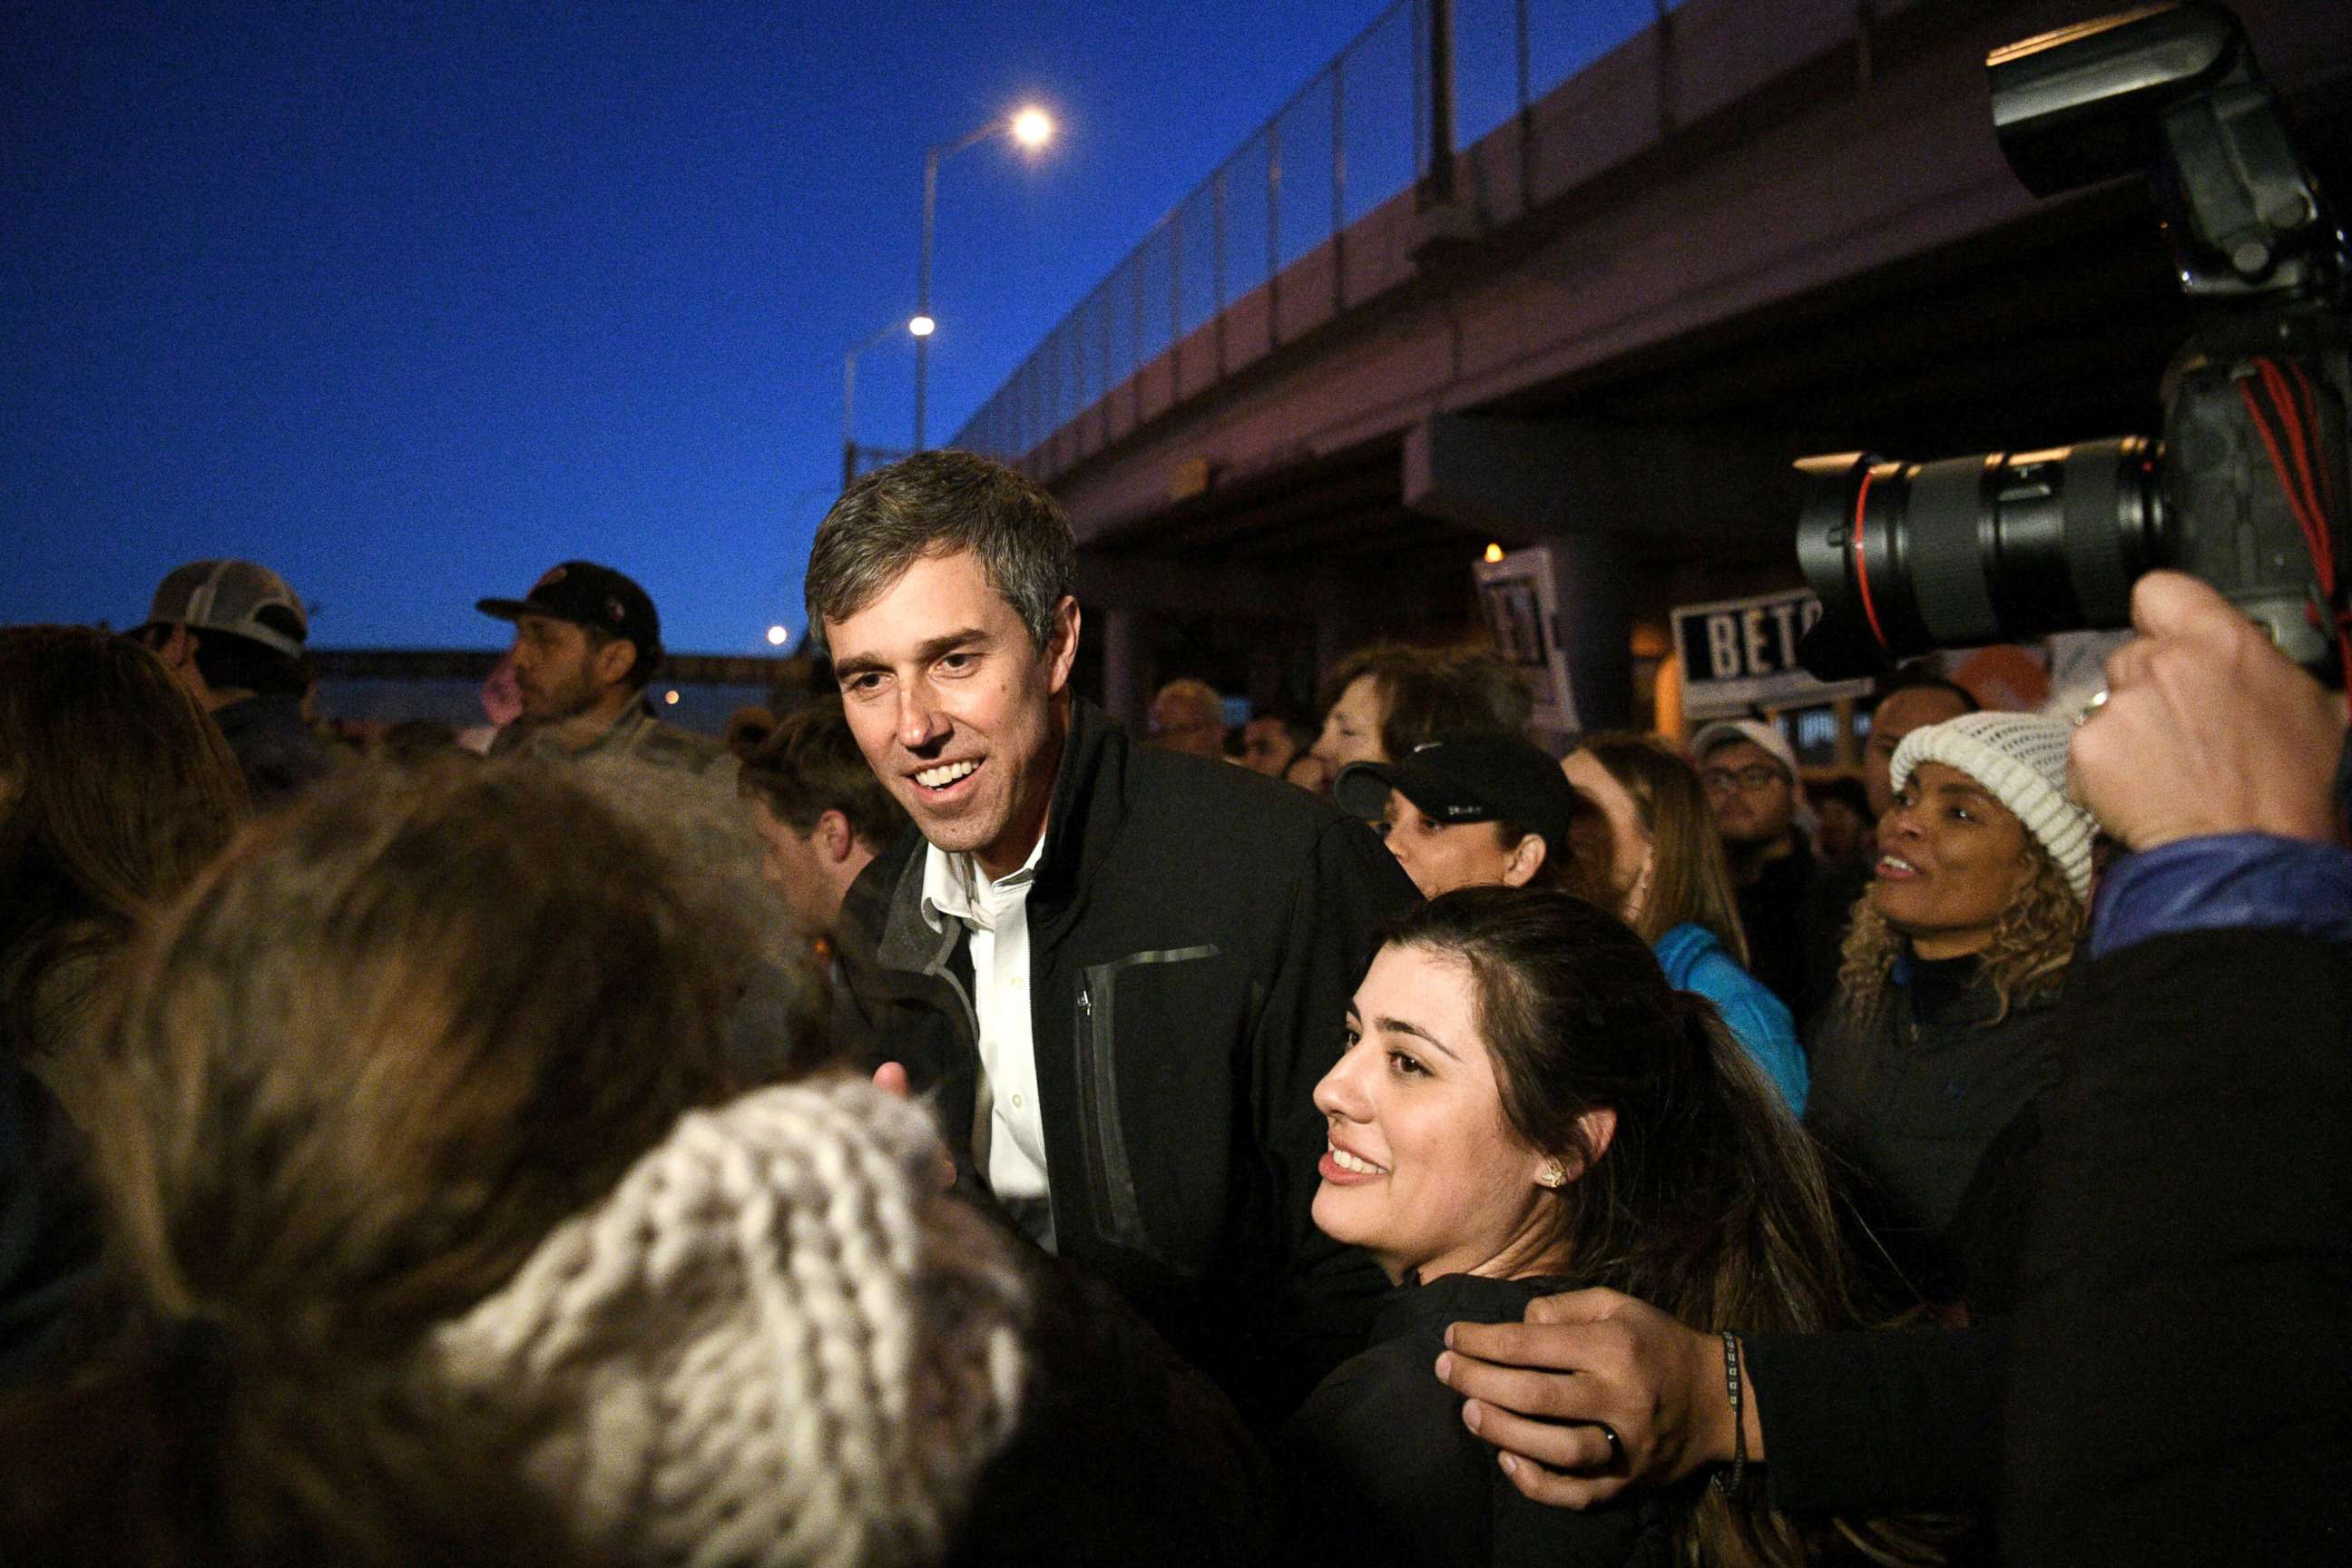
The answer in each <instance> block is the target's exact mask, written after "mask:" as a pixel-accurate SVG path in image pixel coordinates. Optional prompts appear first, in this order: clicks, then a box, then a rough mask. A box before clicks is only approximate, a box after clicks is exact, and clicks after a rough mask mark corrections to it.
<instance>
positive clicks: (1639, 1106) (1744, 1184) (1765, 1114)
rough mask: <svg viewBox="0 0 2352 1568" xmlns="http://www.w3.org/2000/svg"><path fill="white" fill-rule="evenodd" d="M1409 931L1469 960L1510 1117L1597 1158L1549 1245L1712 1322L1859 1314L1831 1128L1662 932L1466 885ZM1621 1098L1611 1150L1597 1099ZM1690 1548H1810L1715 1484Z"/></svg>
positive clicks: (1787, 1552)
mask: <svg viewBox="0 0 2352 1568" xmlns="http://www.w3.org/2000/svg"><path fill="white" fill-rule="evenodd" d="M1389 940H1390V941H1391V942H1394V943H1397V944H1400V945H1403V946H1407V947H1415V948H1420V949H1423V950H1424V951H1426V952H1433V953H1435V954H1438V955H1440V956H1442V957H1445V958H1449V959H1452V960H1454V961H1455V962H1457V963H1461V964H1463V965H1464V966H1465V967H1466V968H1467V970H1468V971H1469V973H1470V975H1471V979H1472V984H1473V986H1474V994H1475V998H1476V1005H1477V1014H1478V1024H1479V1028H1480V1032H1481V1033H1482V1035H1483V1036H1484V1037H1485V1039H1486V1047H1487V1050H1488V1052H1489V1053H1490V1055H1491V1056H1492V1057H1493V1059H1494V1064H1495V1069H1496V1082H1497V1086H1498V1088H1499V1089H1500V1092H1501V1096H1502V1102H1503V1114H1504V1118H1505V1120H1506V1121H1507V1123H1508V1124H1509V1126H1510V1128H1511V1130H1512V1131H1513V1132H1514V1133H1516V1134H1517V1136H1518V1137H1519V1138H1520V1139H1522V1140H1524V1141H1525V1142H1527V1143H1528V1146H1529V1147H1531V1148H1533V1149H1535V1150H1537V1151H1538V1152H1543V1153H1548V1154H1555V1155H1558V1156H1559V1157H1560V1159H1561V1160H1562V1161H1563V1163H1566V1164H1567V1165H1568V1166H1569V1168H1570V1169H1571V1170H1579V1171H1580V1175H1579V1176H1578V1178H1577V1179H1576V1180H1574V1181H1571V1182H1570V1183H1569V1184H1566V1185H1565V1186H1563V1187H1561V1188H1560V1189H1559V1192H1558V1194H1557V1209H1556V1212H1555V1214H1554V1215H1553V1218H1552V1222H1551V1232H1550V1242H1551V1246H1550V1247H1548V1248H1546V1249H1545V1251H1546V1255H1547V1256H1549V1258H1553V1259H1556V1260H1557V1265H1558V1267H1559V1270H1560V1271H1561V1272H1564V1273H1567V1274H1570V1275H1571V1276H1573V1277H1574V1278H1575V1279H1577V1280H1578V1281H1580V1283H1581V1284H1584V1285H1588V1286H1605V1287H1607V1288H1608V1289H1612V1290H1619V1291H1622V1292H1623V1293H1625V1294H1626V1295H1629V1296H1634V1297H1638V1298H1639V1299H1641V1300H1644V1301H1647V1302H1649V1303H1651V1304H1652V1305H1654V1306H1655V1307H1657V1308H1659V1309H1661V1310H1664V1311H1666V1312H1670V1313H1672V1314H1673V1315H1674V1316H1675V1317H1676V1318H1678V1319H1680V1320H1681V1321H1683V1322H1685V1323H1686V1324H1688V1325H1689V1326H1691V1327H1692V1328H1695V1329H1699V1330H1702V1331H1720V1330H1725V1329H1735V1330H1759V1329H1760V1330H1778V1331H1817V1330H1822V1329H1829V1328H1836V1327H1842V1326H1846V1325H1847V1323H1848V1320H1849V1318H1850V1315H1851V1309H1850V1307H1849V1304H1848V1300H1847V1295H1846V1282H1845V1270H1844V1266H1843V1259H1842V1256H1841V1253H1840V1250H1839V1245H1838V1239H1837V1226H1836V1219H1835V1215H1834V1213H1833V1211H1832V1205H1831V1198H1830V1188H1829V1184H1828V1181H1827V1179H1826V1177H1825V1175H1824V1173H1823V1172H1822V1163H1821V1159H1820V1157H1819V1155H1818V1154H1817V1153H1816V1152H1815V1151H1814V1148H1813V1145H1812V1142H1811V1139H1810V1138H1809V1137H1808V1136H1807V1135H1806V1134H1805V1132H1804V1131H1802V1130H1801V1128H1800V1127H1799V1126H1798V1125H1797V1123H1796V1121H1795V1120H1794V1119H1792V1118H1791V1117H1790V1115H1789V1113H1788V1111H1787V1110H1786V1109H1785V1107H1784V1106H1783V1105H1782V1102H1781V1100H1780V1097H1779V1095H1778V1094H1777V1093H1776V1091H1775V1090H1774V1089H1772V1087H1771V1086H1770V1085H1769V1083H1767V1082H1766V1080H1765V1079H1764V1078H1763V1076H1762V1075H1761V1073H1759V1071H1758V1069H1757V1068H1756V1067H1755V1066H1754V1065H1753V1063H1752V1062H1751V1061H1750V1060H1749V1058H1748V1054H1747V1052H1745V1051H1744V1050H1742V1049H1741V1048H1740V1047H1739V1046H1738V1043H1737V1042H1736V1041H1734V1040H1733V1038H1732V1037H1731V1036H1730V1034H1729V1033H1728V1031H1727V1030H1726V1029H1725V1027H1724V1026H1723V1022H1722V1020H1721V1018H1719V1017H1718V1016H1717V1014H1716V1011H1715V1008H1714V1007H1713V1006H1712V1005H1710V1004H1708V1003H1707V1002H1706V1001H1705V1000H1704V999H1702V998H1700V997H1697V996H1694V995H1690V994H1686V993H1684V992H1679V991H1676V990H1675V989H1674V988H1673V987H1672V986H1670V985H1669V984H1667V983H1666V977H1665V975H1664V973H1663V972H1662V971H1660V969H1659V967H1658V961H1657V959H1656V957H1655V956H1654V955H1653V954H1652V952H1650V949H1649V945H1648V944H1647V943H1646V942H1643V940H1642V939H1641V938H1640V937H1639V936H1637V935H1635V934H1634V933H1633V931H1629V930H1628V929H1626V927H1625V926H1624V924H1623V923H1622V921H1618V920H1617V919H1616V918H1615V917H1614V916H1612V915H1610V914H1607V913H1605V912H1603V911H1602V910H1598V909H1595V908H1594V907H1593V906H1591V904H1588V903H1585V902H1583V901H1582V900H1577V899H1572V898H1567V897H1563V896H1561V895H1559V894H1556V893H1548V892H1541V891H1537V890H1534V889H1518V888H1465V889H1461V890H1459V891H1456V892H1452V893H1447V894H1444V896H1442V897H1440V898H1436V899H1433V900H1430V901H1429V902H1427V903H1425V904H1423V905H1421V906H1419V907H1418V908H1416V909H1414V910H1412V911H1411V912H1410V913H1408V914H1406V915H1405V916H1404V917H1402V919H1401V920H1400V921H1398V922H1397V923H1396V924H1395V925H1394V926H1393V927H1392V928H1391V931H1390V933H1389ZM1594 1110H1613V1111H1614V1112H1615V1113H1616V1129H1615V1132H1614V1135H1613V1136H1612V1137H1611V1138H1610V1139H1609V1140H1608V1142H1607V1144H1606V1146H1605V1147H1603V1148H1601V1149H1598V1150H1596V1149H1595V1148H1593V1147H1592V1145H1591V1143H1590V1142H1588V1141H1587V1140H1586V1138H1585V1135H1584V1131H1583V1127H1582V1119H1583V1118H1584V1117H1585V1115H1586V1113H1588V1112H1590V1111H1594ZM1682 1501H1683V1505H1684V1507H1683V1511H1682V1512H1681V1516H1680V1519H1679V1521H1678V1529H1677V1537H1678V1541H1679V1542H1680V1546H1681V1551H1682V1554H1683V1556H1684V1557H1685V1560H1686V1561H1693V1562H1705V1563H1732V1564H1761V1563H1799V1562H1802V1561H1804V1560H1805V1557H1806V1553H1807V1549H1808V1542H1807V1541H1806V1540H1805V1538H1804V1536H1803V1535H1802V1534H1801V1532H1800V1531H1799V1530H1798V1529H1797V1527H1796V1526H1795V1525H1794V1524H1793V1523H1792V1522H1791V1521H1788V1520H1785V1519H1783V1518H1781V1517H1780V1516H1779V1515H1776V1514H1772V1513H1770V1512H1769V1511H1766V1510H1761V1509H1749V1508H1748V1507H1746V1506H1744V1505H1741V1504H1738V1503H1734V1502H1732V1501H1730V1500H1726V1499H1724V1498H1722V1497H1720V1496H1717V1494H1716V1493H1714V1492H1713V1491H1712V1490H1710V1489H1706V1488H1704V1487H1698V1488H1694V1489H1691V1490H1690V1491H1689V1492H1687V1493H1685V1495H1684V1497H1683V1500H1682Z"/></svg>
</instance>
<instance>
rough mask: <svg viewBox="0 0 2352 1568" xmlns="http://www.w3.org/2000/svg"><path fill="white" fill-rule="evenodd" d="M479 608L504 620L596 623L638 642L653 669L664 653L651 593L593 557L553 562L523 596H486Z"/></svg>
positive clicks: (643, 665) (645, 664) (644, 666)
mask: <svg viewBox="0 0 2352 1568" xmlns="http://www.w3.org/2000/svg"><path fill="white" fill-rule="evenodd" d="M474 608H476V609H478V610H479V611H481V612H482V614H484V615H486V616H496V617H497V618H498V619H499V620H502V621H511V620H518V619H520V618H521V617H522V616H547V617H548V618H549V619H551V620H557V621H570V622H572V624H573V625H575V626H594V627H596V628H598V629H599V630H601V631H604V632H606V633H609V634H610V635H612V636H614V637H621V638H623V639H625V640H626V641H628V642H630V643H634V644H635V646H636V649H637V666H638V668H639V669H641V670H650V669H651V668H653V667H654V665H655V664H656V663H657V662H658V661H659V660H660V658H661V656H662V645H661V617H660V616H657V615H656V614H655V613H654V602H653V600H652V598H651V597H649V596H648V595H646V591H645V590H644V589H643V588H640V587H638V586H637V584H636V582H635V579H634V578H630V577H625V576H623V575H622V574H620V573H618V572H615V571H614V570H613V569H612V568H611V567H610V566H599V565H597V564H596V563H594V562H593V561H566V562H565V563H563V564H562V565H561V566H551V567H549V568H548V569H547V572H546V574H545V575H543V576H542V577H541V578H540V580H539V581H538V582H536V583H533V584H531V585H530V593H528V594H526V595H523V596H522V597H521V598H520V599H482V600H478V601H477V602H476V604H475V605H474Z"/></svg>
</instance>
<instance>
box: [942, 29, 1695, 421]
mask: <svg viewBox="0 0 2352 1568" xmlns="http://www.w3.org/2000/svg"><path fill="white" fill-rule="evenodd" d="M1682 3H1683V0H1454V5H1453V13H1454V15H1453V23H1454V26H1453V29H1452V42H1453V67H1454V69H1453V99H1454V121H1455V123H1454V138H1455V142H1456V144H1457V145H1458V146H1463V147H1467V146H1470V145H1472V144H1474V143H1475V142H1476V141H1477V140H1478V139H1479V138H1480V137H1482V136H1484V135H1486V133H1487V132H1489V131H1492V130H1494V129H1495V128H1496V127H1497V126H1499V125H1502V124H1503V123H1505V122H1506V121H1509V120H1511V119H1513V118H1514V117H1517V118H1518V119H1519V120H1521V121H1522V122H1524V121H1525V120H1526V118H1527V116H1528V112H1529V109H1530V107H1531V106H1532V105H1533V104H1534V103H1535V102H1536V101H1537V100H1538V99H1540V98H1541V97H1542V96H1543V95H1544V94H1545V93H1547V92H1549V90H1550V89H1552V88H1554V87H1556V86H1558V85H1559V83H1560V82H1562V81H1565V80H1567V79H1569V78H1570V77H1572V76H1575V75H1576V74H1577V73H1579V72H1580V71H1581V70H1583V69H1584V68H1586V67H1587V66H1589V65H1591V64H1592V63H1593V62H1594V61H1596V60H1599V59H1600V58H1601V57H1603V56H1604V55H1606V54H1608V53H1609V52H1610V51H1611V50H1612V49H1614V48H1616V47H1618V46H1619V45H1621V44H1622V43H1624V42H1625V41H1626V40H1627V39H1628V38H1631V37H1633V36H1634V35H1636V34H1638V33H1640V32H1642V31H1643V29H1644V28H1647V27H1651V26H1655V25H1656V24H1657V23H1658V22H1659V20H1660V19H1661V18H1662V17H1663V16H1665V14H1666V13H1668V12H1670V11H1673V10H1675V9H1676V8H1677V7H1678V6H1680V5H1682ZM1431 37H1432V27H1431V23H1430V14H1429V0H1395V4H1393V5H1390V6H1389V7H1388V9H1386V10H1385V11H1382V12H1381V14H1380V16H1378V17H1376V18H1374V19H1373V21H1372V23H1371V24H1370V26H1367V27H1366V28H1365V29H1364V30H1363V31H1362V32H1361V33H1360V34H1358V35H1357V36H1356V37H1355V39H1354V40H1353V41H1352V42H1350V43H1349V45H1348V46H1347V47H1345V48H1343V49H1341V50H1340V51H1339V55H1338V56H1337V58H1334V59H1333V60H1332V61H1331V63H1330V64H1329V65H1328V66H1326V67H1324V68H1323V69H1322V70H1321V71H1319V72H1318V73H1317V74H1316V76H1315V77H1314V78H1313V79H1311V80H1309V81H1308V82H1307V85H1306V86H1304V87H1302V88H1300V89H1298V90H1297V92H1296V93H1294V94H1292V96H1291V98H1290V100H1289V101H1288V102H1286V103H1285V104H1284V105H1283V106H1282V107H1281V108H1280V109H1278V110H1276V111H1275V112H1274V114H1273V115H1272V116H1271V117H1270V118H1269V119H1267V120H1266V121H1265V123H1264V124H1262V125H1260V126H1259V127H1258V128H1257V130H1256V131H1255V132H1253V133H1252V134H1251V136H1250V137H1249V139H1248V140H1246V141H1245V142H1243V143H1242V145H1241V146H1240V147H1239V148H1238V149H1236V150H1235V151H1234V153H1232V154H1231V155H1230V156H1229V157H1227V158H1226V159H1225V161H1224V162H1223V163H1220V164H1218V165H1217V167H1216V169H1215V170H1214V171H1213V173H1212V174H1210V175H1209V177H1208V178H1207V179H1205V180H1203V181H1202V183H1201V184H1199V185H1197V186H1195V187H1194V188H1193V189H1192V192H1191V194H1190V195H1186V196H1185V197H1184V199H1183V200H1182V201H1181V202H1179V203H1177V205H1176V206H1175V208H1174V210H1172V211H1171V212H1170V213H1169V214H1168V216H1165V217H1163V218H1161V219H1160V221H1159V223H1157V224H1156V225H1154V226H1152V228H1151V231H1150V233H1149V234H1147V235H1145V236H1144V237H1143V240H1142V241H1141V243H1139V245H1137V246H1136V247H1135V248H1134V249H1133V250H1131V251H1129V253H1128V255H1127V258H1126V259H1125V260H1123V261H1121V262H1120V263H1119V264H1118V267H1117V268H1114V269H1113V270H1112V272H1111V274H1110V276H1109V277H1108V278H1106V279H1103V280H1102V282H1100V283H1099V284H1097V285H1096V287H1095V288H1094V289H1093V291H1092V292H1090V293H1088V294H1087V297H1086V298H1085V299H1083V300H1080V301H1079V302H1078V304H1077V306H1076V309H1074V310H1071V311H1070V312H1069V314H1068V315H1066V316H1065V317H1063V318H1062V320H1061V321H1060V323H1059V324H1057V325H1056V326H1055V328H1054V329H1053V330H1052V331H1050V332H1048V333H1047V334H1046V335H1045V341H1044V342H1042V343H1040V344H1039V345H1038V346H1037V348H1036V349H1035V350H1034V352H1033V353H1031V354H1030V355H1029V357H1028V358H1027V359H1026V360H1024V362H1023V363H1022V364H1021V366H1020V368H1019V369H1018V370H1016V371H1015V372H1014V373H1013V376H1012V378H1011V379H1010V380H1008V381H1007V382H1005V384H1003V386H1002V387H1000V388H998V389H997V391H996V392H995V394H994V395H992V396H991V397H990V398H989V400H988V401H987V402H986V403H984V404H982V405H981V407H980V409H979V411H978V412H977V413H975V414H974V415H973V416H971V418H970V419H969V420H967V421H966V422H965V424H964V426H963V427H962V428H961V429H960V430H958V431H957V432H956V434H955V436H954V437H953V438H952V441H951V443H950V444H951V445H954V446H958V447H968V448H970V449H972V450H974V451H981V452H987V453H991V454H993V455H996V456H999V457H1003V458H1018V457H1021V456H1023V455H1024V454H1026V453H1028V452H1029V451H1031V450H1032V449H1033V448H1034V447H1036V446H1037V445H1038V444H1039V443H1040V442H1042V441H1043V440H1044V439H1045V437H1047V436H1049V435H1051V434H1052V433H1053V432H1055V431H1056V430H1058V429H1060V428H1062V427H1063V426H1066V425H1067V424H1068V423H1070V422H1071V421H1072V420H1074V419H1076V418H1077V417H1078V416H1080V415H1081V414H1083V413H1085V412H1086V411H1087V409H1089V408H1091V407H1093V406H1094V405H1096V404H1097V402H1099V401H1100V400H1101V399H1102V398H1103V397H1104V396H1105V395H1107V394H1108V393H1109V392H1110V391H1111V390H1112V389H1114V388H1116V387H1118V386H1119V385H1120V384H1122V383H1125V382H1127V381H1129V379H1130V378H1132V377H1133V376H1134V375H1135V374H1136V372H1137V371H1139V369H1141V368H1142V367H1143V366H1144V365H1146V364H1149V363H1151V362H1152V361H1154V360H1155V359H1158V358H1159V357H1160V355H1161V354H1162V353H1166V352H1167V351H1168V349H1170V348H1171V346H1173V345H1175V344H1178V343H1181V342H1184V341H1185V339H1186V337H1187V336H1188V335H1189V334H1191V333H1192V332H1195V331H1199V330H1200V329H1201V328H1202V327H1204V326H1213V327H1214V328H1216V329H1217V330H1218V332H1219V333H1220V334H1222V331H1223V327H1224V324H1225V318H1226V314H1227V311H1228V310H1229V308H1230V307H1231V306H1232V305H1233V304H1234V302H1235V301H1236V300H1241V299H1244V298H1245V297H1247V296H1248V295H1250V294H1252V293H1254V292H1255V291H1256V290H1258V289H1265V288H1269V287H1271V286H1274V285H1275V284H1276V279H1279V278H1280V277H1281V274H1282V273H1283V271H1284V269H1285V268H1288V267H1289V266H1290V265H1291V264H1292V263H1294V262H1296V261H1297V260H1299V259H1300V258H1302V257H1305V256H1307V254H1308V253H1310V252H1312V251H1314V250H1315V249H1317V248H1318V247H1323V246H1327V245H1328V246H1330V247H1332V249H1333V255H1332V258H1331V261H1332V266H1331V269H1330V270H1331V282H1330V288H1331V289H1332V292H1333V297H1334V300H1335V303H1344V302H1345V300H1346V299H1347V297H1348V296H1347V289H1348V283H1347V258H1346V255H1345V250H1344V245H1345V235H1346V233H1347V230H1348V228H1349V226H1350V225H1352V224H1354V223H1355V222H1356V221H1357V220H1358V219H1359V218H1361V217H1363V216H1365V215H1366V214H1368V213H1370V211H1372V210H1373V209H1374V208H1375V207H1378V206H1380V205H1381V204H1383V203H1385V202H1387V201H1389V200H1390V199H1391V198H1392V197H1394V196H1396V195H1399V194H1401V193H1402V192H1403V191H1405V190H1408V189H1410V188H1412V186H1413V184H1415V183H1416V182H1417V181H1419V180H1421V179H1422V178H1423V177H1424V176H1425V175H1426V174H1428V172H1429V147H1430V142H1431V135H1430V115H1431V113H1432V107H1431V104H1432V93H1431V90H1430V86H1431V83H1430V69H1431V57H1432V52H1433V51H1432V49H1431ZM1262 314H1263V317H1264V326H1263V329H1262V330H1264V331H1267V332H1274V331H1278V326H1277V324H1276V323H1277V321H1278V315H1277V313H1276V312H1275V311H1272V310H1267V311H1265V312H1262ZM1217 349H1218V352H1219V356H1220V365H1219V368H1220V370H1221V371H1222V368H1223V342H1222V337H1221V336H1220V340H1219V342H1218V343H1217Z"/></svg>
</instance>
